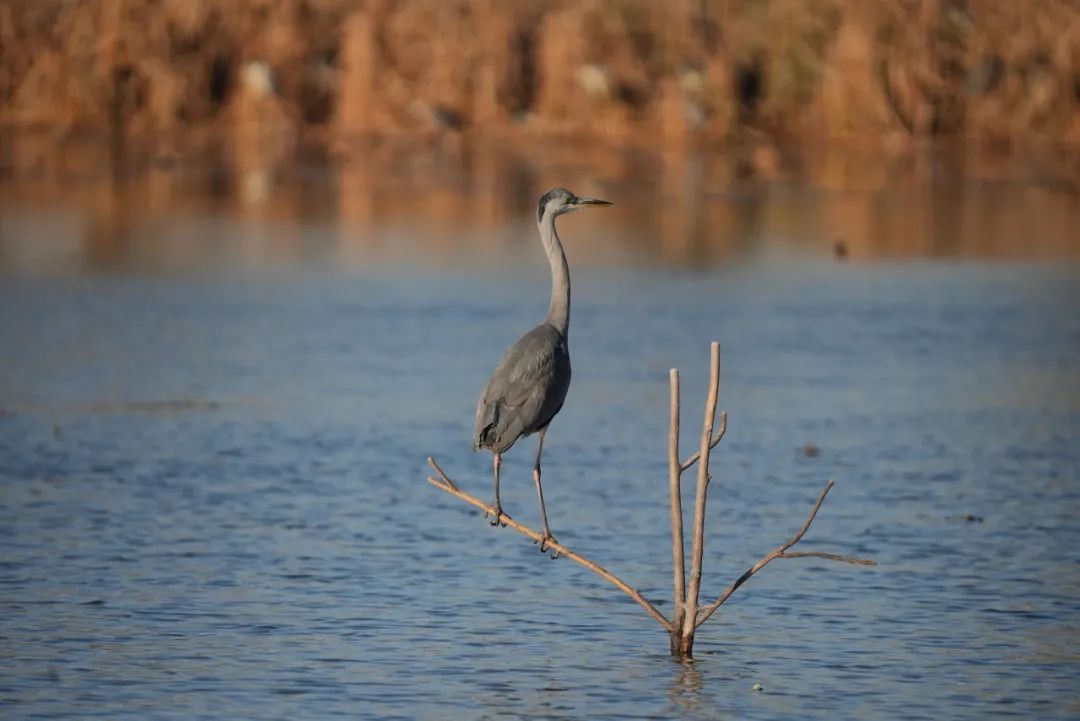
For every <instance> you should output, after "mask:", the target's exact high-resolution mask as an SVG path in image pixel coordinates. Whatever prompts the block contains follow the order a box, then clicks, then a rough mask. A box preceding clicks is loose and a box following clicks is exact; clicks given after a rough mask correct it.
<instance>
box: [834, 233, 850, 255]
mask: <svg viewBox="0 0 1080 721" xmlns="http://www.w3.org/2000/svg"><path fill="white" fill-rule="evenodd" d="M832 254H833V257H834V258H836V259H837V260H844V259H845V258H847V256H848V249H847V243H845V242H844V239H843V238H837V239H836V240H835V241H833V246H832Z"/></svg>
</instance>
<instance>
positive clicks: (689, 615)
mask: <svg viewBox="0 0 1080 721" xmlns="http://www.w3.org/2000/svg"><path fill="white" fill-rule="evenodd" d="M710 350H711V353H710V362H709V394H708V395H707V396H706V397H705V419H704V421H702V424H701V450H700V451H699V452H698V457H699V460H700V463H699V464H698V474H697V495H696V498H695V501H694V545H693V549H692V554H693V555H692V556H691V559H690V588H689V589H688V591H687V594H686V616H685V617H684V619H683V627H682V641H681V643H682V644H683V646H684V647H685V648H686V650H687V652H689V649H690V648H691V647H692V646H693V643H694V629H695V628H697V624H696V623H695V621H696V619H697V609H698V599H699V598H700V594H701V564H702V558H703V556H704V554H705V499H706V494H707V493H708V489H709V450H710V449H711V448H712V445H711V443H712V437H713V421H715V420H716V399H717V396H718V395H719V393H720V344H719V343H717V342H715V341H714V342H713V343H712V345H711V346H710Z"/></svg>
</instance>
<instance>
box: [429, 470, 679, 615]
mask: <svg viewBox="0 0 1080 721" xmlns="http://www.w3.org/2000/svg"><path fill="white" fill-rule="evenodd" d="M428 463H429V464H431V467H432V468H434V469H436V471H438V473H439V475H440V476H441V477H442V478H443V480H441V481H440V480H438V479H436V478H428V479H427V480H428V483H430V484H431V485H433V486H435V487H436V488H438V489H440V490H443V491H446V492H447V493H449V494H450V495H452V496H457V497H458V498H460V499H461V500H463V501H465V502H466V503H469V504H471V505H473V506H476V507H477V508H479V509H481V510H483V511H486V512H487V513H490V514H492V515H493V516H494V515H495V508H494V507H493V506H490V505H488V504H487V503H484V502H483V501H481V500H480V499H479V498H476V497H475V496H472V495H470V494H468V493H466V492H465V491H463V490H461V489H460V488H458V487H457V485H455V484H454V482H453V481H451V480H450V479H449V478H448V477H447V476H446V474H445V473H443V472H442V470H441V469H440V468H439V466H438V464H436V463H435V460H434V459H433V458H428ZM499 520H500V521H503V522H504V523H506V525H507V527H509V528H512V529H514V530H515V531H517V532H518V533H520V534H522V535H523V536H527V537H529V538H531V539H532V540H533V542H535V543H540V542H542V541H543V540H544V537H543V536H542V535H541V534H540V533H538V532H536V531H534V530H533V529H531V528H529V527H528V526H526V525H524V524H523V523H518V522H517V521H515V520H514V519H513V518H511V517H510V516H508V515H506V514H505V513H504V514H502V515H501V516H500V517H499ZM547 547H548V548H550V549H551V550H553V551H555V552H556V553H557V554H558V555H561V556H563V557H564V558H569V559H570V560H571V561H574V562H575V563H579V564H581V565H582V566H584V567H585V568H587V569H589V570H590V571H592V572H593V573H595V574H596V575H598V576H600V577H601V578H603V579H604V580H605V581H608V582H609V583H611V584H613V585H614V586H615V587H616V588H618V589H619V590H620V591H622V592H623V593H625V594H626V595H627V596H629V597H630V598H632V599H634V601H636V602H637V603H638V605H640V606H641V607H642V608H644V609H645V612H646V613H648V614H649V615H650V616H652V617H653V618H654V619H656V621H657V623H659V624H660V625H661V626H663V627H664V629H665V630H666V631H669V632H670V631H671V630H672V629H673V628H674V626H673V625H672V623H671V621H669V620H667V618H665V617H664V614H662V613H660V611H658V610H657V609H656V606H653V605H652V604H651V603H649V601H648V599H646V598H645V597H644V596H642V595H641V591H639V590H637V589H636V588H633V587H632V586H630V585H629V584H628V583H626V582H625V581H623V580H622V579H621V578H619V577H618V576H616V575H615V574H613V573H611V572H610V571H608V570H607V569H605V568H604V567H602V566H600V565H599V564H597V563H595V562H593V561H591V560H589V559H588V558H585V557H584V556H582V555H581V554H579V553H575V552H574V551H571V550H570V549H569V548H567V547H566V546H564V545H562V544H561V543H559V542H558V541H554V540H551V539H548V540H547Z"/></svg>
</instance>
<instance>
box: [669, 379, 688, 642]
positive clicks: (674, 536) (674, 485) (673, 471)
mask: <svg viewBox="0 0 1080 721" xmlns="http://www.w3.org/2000/svg"><path fill="white" fill-rule="evenodd" d="M668 378H669V382H670V387H671V416H670V420H669V425H668V494H669V496H670V498H671V560H672V569H673V571H674V573H673V575H674V581H675V610H674V612H673V613H672V627H673V628H675V629H680V630H681V629H682V627H683V622H684V619H685V618H686V559H685V558H684V553H685V546H684V544H683V513H682V472H683V466H682V464H680V463H679V369H678V368H672V369H671V371H670V373H669V374H668Z"/></svg>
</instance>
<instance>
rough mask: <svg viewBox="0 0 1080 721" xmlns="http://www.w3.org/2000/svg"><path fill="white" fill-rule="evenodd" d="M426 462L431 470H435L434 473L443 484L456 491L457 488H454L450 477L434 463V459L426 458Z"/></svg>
mask: <svg viewBox="0 0 1080 721" xmlns="http://www.w3.org/2000/svg"><path fill="white" fill-rule="evenodd" d="M427 462H428V465H429V466H431V467H432V468H434V469H435V472H436V473H438V474H439V477H440V478H442V479H443V483H445V484H446V485H448V486H450V487H451V488H453V489H454V490H457V486H455V485H454V482H453V481H451V480H450V476H448V475H446V471H444V470H443V469H441V468H439V464H438V463H436V462H435V459H434V458H432V457H431V456H428V458H427Z"/></svg>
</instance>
